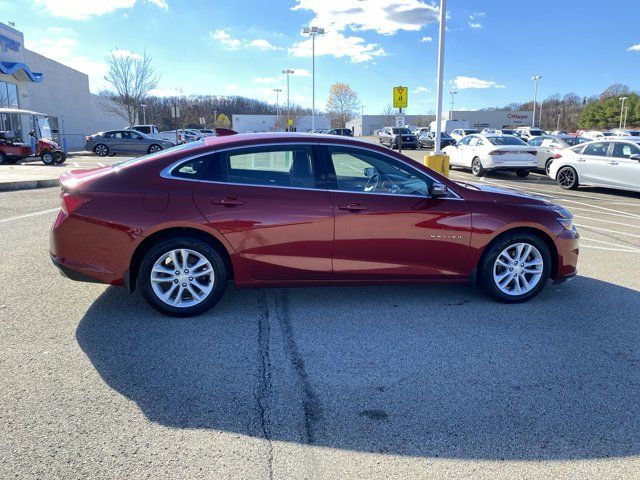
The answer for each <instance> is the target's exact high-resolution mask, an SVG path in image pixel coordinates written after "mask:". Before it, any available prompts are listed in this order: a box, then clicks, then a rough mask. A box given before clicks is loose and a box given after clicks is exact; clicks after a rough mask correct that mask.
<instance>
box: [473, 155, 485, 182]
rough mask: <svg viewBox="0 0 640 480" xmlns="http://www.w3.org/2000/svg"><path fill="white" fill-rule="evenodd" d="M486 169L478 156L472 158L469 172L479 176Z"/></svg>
mask: <svg viewBox="0 0 640 480" xmlns="http://www.w3.org/2000/svg"><path fill="white" fill-rule="evenodd" d="M485 172H486V170H485V169H484V167H483V166H482V162H481V161H480V159H479V158H474V159H473V161H472V162H471V173H473V174H474V175H475V176H476V177H481V176H482V175H484V174H485Z"/></svg>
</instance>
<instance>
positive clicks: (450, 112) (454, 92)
mask: <svg viewBox="0 0 640 480" xmlns="http://www.w3.org/2000/svg"><path fill="white" fill-rule="evenodd" d="M449 93H450V94H451V108H450V109H449V120H453V96H454V95H455V94H456V93H458V92H457V91H456V90H451V91H450V92H449Z"/></svg>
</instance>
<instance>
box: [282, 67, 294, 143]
mask: <svg viewBox="0 0 640 480" xmlns="http://www.w3.org/2000/svg"><path fill="white" fill-rule="evenodd" d="M282 73H284V74H285V75H286V76H287V132H288V131H289V118H290V116H291V104H290V103H289V75H293V74H294V73H295V72H294V71H293V70H290V69H288V68H287V69H285V70H282Z"/></svg>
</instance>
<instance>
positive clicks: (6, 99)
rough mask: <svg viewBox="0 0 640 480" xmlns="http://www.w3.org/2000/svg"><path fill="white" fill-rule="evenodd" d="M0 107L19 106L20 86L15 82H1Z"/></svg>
mask: <svg viewBox="0 0 640 480" xmlns="http://www.w3.org/2000/svg"><path fill="white" fill-rule="evenodd" d="M0 107H4V108H7V107H8V108H18V86H17V85H16V84H15V83H9V82H0Z"/></svg>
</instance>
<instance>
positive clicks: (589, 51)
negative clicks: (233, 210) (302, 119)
mask: <svg viewBox="0 0 640 480" xmlns="http://www.w3.org/2000/svg"><path fill="white" fill-rule="evenodd" d="M16 3H17V4H16ZM434 5H435V6H434ZM437 5H438V4H437V3H435V4H433V3H431V2H428V1H421V0H386V1H385V0H277V1H276V0H237V1H235V2H231V1H225V0H209V1H205V0H32V1H27V0H18V1H17V2H16V0H10V1H2V0H0V11H2V12H3V18H2V21H3V22H5V23H6V22H7V21H14V22H15V23H16V28H17V29H19V30H21V31H22V32H24V35H25V43H26V45H27V47H28V48H31V49H33V50H35V51H37V52H39V53H42V54H44V55H47V56H49V57H51V58H54V59H56V60H58V61H60V62H62V63H65V64H67V65H70V66H72V67H74V68H76V69H78V70H81V71H83V72H85V73H87V74H88V75H89V76H90V83H91V88H92V90H94V91H97V90H99V89H100V88H101V87H103V86H104V85H103V81H102V78H103V76H104V73H105V64H104V57H105V56H106V55H107V54H108V53H109V52H110V51H112V50H114V49H117V52H118V53H119V54H122V55H129V54H134V55H139V54H142V53H143V52H144V51H145V50H146V51H147V53H148V54H149V55H151V56H152V57H153V58H154V63H155V66H156V68H157V70H158V71H159V73H161V76H162V77H161V81H160V85H159V87H158V92H157V93H159V94H172V93H174V92H176V91H179V92H182V93H184V94H215V95H244V96H249V97H255V98H259V99H261V100H266V101H269V102H272V103H274V102H275V93H274V92H273V89H274V88H278V87H279V88H282V89H283V90H285V87H284V85H285V81H284V78H283V76H282V74H281V73H280V72H281V70H282V69H285V68H291V69H293V70H294V71H296V75H293V76H292V77H291V98H292V101H295V102H296V103H300V104H302V105H304V106H311V77H310V72H311V58H310V45H309V41H308V40H307V39H306V38H305V37H303V36H301V34H300V30H301V28H302V27H303V26H306V25H309V24H310V25H318V26H322V27H324V28H325V29H326V30H327V33H326V34H325V36H324V37H320V38H318V39H317V40H316V107H317V108H319V109H321V108H323V107H324V104H325V101H326V98H327V93H328V90H329V86H330V85H331V84H332V83H334V82H338V81H340V82H346V83H348V84H349V85H351V87H352V88H353V89H354V90H355V91H356V92H357V93H358V95H359V97H360V99H361V101H362V104H363V105H364V111H365V113H371V114H374V113H380V112H381V110H382V109H383V108H384V106H385V105H386V104H388V103H390V102H391V98H392V87H393V86H394V85H406V86H408V87H409V91H410V92H411V93H410V96H409V109H408V113H413V114H421V113H427V112H431V111H433V110H434V108H435V86H436V79H435V77H436V63H437V37H438V28H437V9H438V7H437ZM638 13H640V2H639V1H638V0H611V1H610V2H608V3H607V4H606V7H605V6H603V4H602V3H601V2H596V1H594V0H582V1H578V0H561V1H558V0H554V1H550V0H536V1H535V2H522V1H519V0H518V1H516V0H494V1H480V0H475V1H471V0H449V2H448V16H449V20H448V23H447V29H448V31H447V34H446V50H445V55H446V57H445V82H446V85H445V88H446V91H449V90H451V89H455V90H457V91H458V92H459V93H458V94H457V95H456V100H455V102H456V103H455V108H456V109H478V108H482V107H487V106H498V105H505V104H507V103H510V102H516V101H527V100H530V99H531V97H532V95H533V85H532V81H531V76H532V75H534V74H539V75H542V80H541V81H540V84H539V98H540V97H541V98H544V97H546V96H548V95H551V94H553V93H561V94H564V93H567V92H575V93H577V94H578V95H581V96H582V95H592V94H597V93H599V92H600V91H602V90H603V89H604V88H606V87H607V86H608V85H610V84H611V83H615V82H621V83H626V84H628V85H629V86H630V87H631V88H632V89H634V90H638V89H640V85H639V82H640V29H639V28H638ZM130 52H131V53H130ZM284 93H285V92H283V94H284ZM280 101H281V103H283V97H281V99H280ZM448 103H449V96H448V95H447V96H446V97H445V107H444V108H445V109H448Z"/></svg>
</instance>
